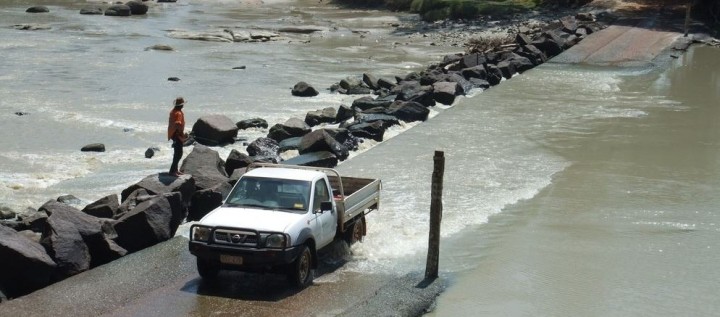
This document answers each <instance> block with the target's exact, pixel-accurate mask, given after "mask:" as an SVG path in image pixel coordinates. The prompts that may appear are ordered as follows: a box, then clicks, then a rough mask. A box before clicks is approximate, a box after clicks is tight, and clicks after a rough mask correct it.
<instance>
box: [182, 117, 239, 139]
mask: <svg viewBox="0 0 720 317" xmlns="http://www.w3.org/2000/svg"><path fill="white" fill-rule="evenodd" d="M192 133H193V137H194V138H195V140H196V141H197V142H198V143H200V144H204V145H210V146H216V145H222V144H228V143H232V142H234V141H235V137H236V136H237V133H238V127H237V124H236V123H235V122H233V121H232V120H230V118H228V117H227V116H224V115H219V114H214V115H208V116H203V117H200V118H199V119H198V120H197V121H196V122H195V124H193V128H192Z"/></svg>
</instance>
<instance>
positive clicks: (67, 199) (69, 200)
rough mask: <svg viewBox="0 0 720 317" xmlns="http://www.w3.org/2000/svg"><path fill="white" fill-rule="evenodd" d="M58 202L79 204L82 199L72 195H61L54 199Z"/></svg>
mask: <svg viewBox="0 0 720 317" xmlns="http://www.w3.org/2000/svg"><path fill="white" fill-rule="evenodd" d="M56 200H57V201H58V202H60V203H63V204H68V205H79V204H82V201H81V200H80V199H79V198H77V197H75V196H73V195H62V196H60V197H58V198H57V199H56Z"/></svg>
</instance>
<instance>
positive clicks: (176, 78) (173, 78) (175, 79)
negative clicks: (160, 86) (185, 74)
mask: <svg viewBox="0 0 720 317" xmlns="http://www.w3.org/2000/svg"><path fill="white" fill-rule="evenodd" d="M167 80H168V81H180V78H178V77H168V79H167Z"/></svg>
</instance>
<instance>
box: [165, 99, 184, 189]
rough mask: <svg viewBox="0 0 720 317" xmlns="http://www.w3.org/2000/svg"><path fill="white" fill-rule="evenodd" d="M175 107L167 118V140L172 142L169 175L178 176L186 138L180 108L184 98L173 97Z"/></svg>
mask: <svg viewBox="0 0 720 317" xmlns="http://www.w3.org/2000/svg"><path fill="white" fill-rule="evenodd" d="M174 104H175V107H174V108H173V109H172V110H170V118H169V120H168V140H172V141H173V144H172V147H173V160H172V165H170V175H173V176H180V175H182V174H183V173H181V172H180V171H178V163H180V158H181V157H182V155H183V145H184V144H185V140H187V133H185V114H184V113H183V111H182V109H183V106H185V99H183V97H177V98H175V102H174Z"/></svg>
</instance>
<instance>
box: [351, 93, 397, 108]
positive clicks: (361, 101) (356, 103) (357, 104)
mask: <svg viewBox="0 0 720 317" xmlns="http://www.w3.org/2000/svg"><path fill="white" fill-rule="evenodd" d="M391 103H392V100H384V99H374V98H373V97H370V96H365V97H360V98H358V99H355V100H353V103H352V108H353V109H356V110H357V111H365V110H368V109H372V108H378V107H381V108H387V106H389V105H390V104H391Z"/></svg>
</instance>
